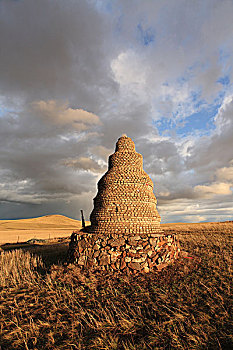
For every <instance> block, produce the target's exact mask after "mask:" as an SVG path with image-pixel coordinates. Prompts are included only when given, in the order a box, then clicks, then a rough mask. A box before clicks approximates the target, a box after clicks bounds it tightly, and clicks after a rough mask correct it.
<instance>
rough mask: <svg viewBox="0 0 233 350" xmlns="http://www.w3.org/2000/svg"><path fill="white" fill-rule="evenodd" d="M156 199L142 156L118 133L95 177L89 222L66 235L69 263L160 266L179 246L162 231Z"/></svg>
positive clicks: (131, 269) (127, 268) (139, 268)
mask: <svg viewBox="0 0 233 350" xmlns="http://www.w3.org/2000/svg"><path fill="white" fill-rule="evenodd" d="M156 204H157V201H156V198H155V195H154V193H153V182H152V180H151V179H150V177H149V176H148V175H147V174H146V173H145V171H144V170H143V158H142V155H141V154H139V153H137V152H136V151H135V145H134V142H133V141H132V139H131V138H129V137H127V136H126V135H122V137H120V138H119V139H118V141H117V144H116V150H115V153H114V154H112V155H111V156H110V157H109V166H108V171H107V172H106V173H105V174H104V176H103V177H102V178H101V179H100V180H99V182H98V193H97V195H96V197H95V198H94V209H93V211H92V213H91V216H90V220H91V226H88V227H85V228H84V229H83V230H81V232H73V234H72V236H71V242H70V246H69V251H68V262H71V263H76V264H78V265H79V266H80V267H82V268H88V269H95V270H96V269H97V270H108V271H117V270H121V271H123V272H126V273H138V272H150V271H152V270H155V269H158V270H161V269H162V268H163V267H165V266H167V264H168V263H170V262H172V261H174V260H175V259H176V258H177V257H178V255H179V251H180V249H179V244H178V242H177V240H176V238H175V236H174V235H173V234H168V235H166V234H164V232H163V231H162V230H161V228H160V220H161V218H160V216H159V214H158V211H157V209H156Z"/></svg>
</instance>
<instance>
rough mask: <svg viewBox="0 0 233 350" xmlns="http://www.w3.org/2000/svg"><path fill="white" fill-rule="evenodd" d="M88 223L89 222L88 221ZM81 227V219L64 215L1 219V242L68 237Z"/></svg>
mask: <svg viewBox="0 0 233 350" xmlns="http://www.w3.org/2000/svg"><path fill="white" fill-rule="evenodd" d="M87 224H88V222H87ZM80 228H81V221H78V220H74V219H70V218H68V217H66V216H63V215H47V216H42V217H38V218H32V219H20V220H0V243H1V244H3V243H15V242H25V241H27V240H29V239H32V238H39V239H49V238H56V237H68V236H70V235H71V233H72V231H73V230H79V229H80Z"/></svg>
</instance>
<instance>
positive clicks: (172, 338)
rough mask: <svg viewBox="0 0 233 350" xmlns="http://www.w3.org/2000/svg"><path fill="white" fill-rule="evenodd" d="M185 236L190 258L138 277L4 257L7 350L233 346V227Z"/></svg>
mask: <svg viewBox="0 0 233 350" xmlns="http://www.w3.org/2000/svg"><path fill="white" fill-rule="evenodd" d="M174 230H175V227H173V231H174ZM179 239H180V242H181V246H182V247H183V249H184V250H185V251H188V252H189V254H187V255H186V256H187V257H186V258H184V257H183V258H180V259H179V260H178V261H177V262H176V263H175V264H174V265H173V266H169V267H168V268H167V269H164V270H163V271H161V272H160V273H153V274H147V275H143V276H130V277H128V276H123V275H118V276H111V275H107V274H105V275H100V274H90V273H88V272H86V273H85V274H84V273H81V272H80V271H79V269H78V268H77V267H75V266H72V265H71V266H68V267H65V266H62V265H61V264H53V265H52V266H50V267H48V264H47V265H46V266H45V265H44V262H43V260H42V258H41V257H40V256H37V255H36V252H34V253H33V254H32V253H31V252H29V251H23V250H13V251H6V252H2V253H1V256H0V269H1V274H0V286H1V287H0V288H1V289H0V325H1V335H0V345H1V347H0V348H1V350H2V349H4V350H5V349H7V350H8V349H9V350H11V349H38V350H41V349H62V350H66V349H103V350H105V349H106V350H107V349H122V350H123V349H124V350H131V349H138V350H139V349H140V350H142V349H230V348H233V336H232V333H233V332H232V330H233V328H232V314H231V307H232V299H231V290H230V287H231V277H232V275H231V271H232V270H231V261H232V251H231V247H232V242H231V239H232V230H231V229H229V230H224V231H221V230H214V231H211V230H210V231H208V232H203V230H200V231H198V229H197V228H196V229H195V230H193V231H189V232H185V230H183V231H182V232H180V231H179ZM55 255H56V252H55ZM188 257H189V258H188Z"/></svg>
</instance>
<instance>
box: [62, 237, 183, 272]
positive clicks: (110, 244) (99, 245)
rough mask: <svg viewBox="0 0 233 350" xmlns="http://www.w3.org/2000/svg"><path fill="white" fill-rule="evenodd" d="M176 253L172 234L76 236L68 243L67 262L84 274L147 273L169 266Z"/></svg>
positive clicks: (177, 247)
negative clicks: (85, 270)
mask: <svg viewBox="0 0 233 350" xmlns="http://www.w3.org/2000/svg"><path fill="white" fill-rule="evenodd" d="M76 239H77V240H76ZM179 251H180V248H179V243H178V242H177V240H176V236H175V235H172V234H169V235H161V234H146V235H145V234H144V235H143V234H141V235H134V236H132V235H127V234H126V235H122V234H111V235H106V234H102V235H93V234H90V233H85V232H79V233H78V234H76V238H75V239H73V241H71V242H70V248H69V256H68V261H70V262H73V263H75V264H77V265H79V267H80V268H82V269H85V268H86V269H88V270H91V269H93V270H102V271H103V270H104V271H122V272H126V273H139V272H146V273H147V272H151V271H153V270H160V269H161V268H163V267H165V266H167V265H168V264H169V263H171V262H173V261H174V260H175V259H176V258H177V257H178V254H179Z"/></svg>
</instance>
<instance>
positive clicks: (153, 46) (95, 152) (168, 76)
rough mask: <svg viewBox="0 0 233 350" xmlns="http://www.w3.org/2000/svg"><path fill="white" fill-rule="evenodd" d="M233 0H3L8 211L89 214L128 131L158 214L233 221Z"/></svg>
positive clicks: (3, 210)
mask: <svg viewBox="0 0 233 350" xmlns="http://www.w3.org/2000/svg"><path fill="white" fill-rule="evenodd" d="M232 63H233V1H232V0H205V1H203V0H193V1H190V0H163V1H161V0H66V1H64V0H40V1H37V0H0V218H1V219H7V218H22V217H33V216H39V215H45V214H52V213H60V214H65V215H68V216H70V217H73V218H78V219H80V209H84V212H85V216H86V218H87V219H88V216H89V214H90V211H91V210H92V205H93V204H92V199H93V197H94V196H95V194H96V183H97V181H98V179H99V178H100V177H101V176H102V174H103V173H104V172H105V171H106V166H107V159H108V156H109V154H111V153H113V151H114V147H115V143H116V141H117V139H118V138H119V137H120V136H121V134H122V133H126V134H127V135H128V136H130V137H131V138H132V139H133V140H134V142H135V144H136V150H137V151H138V152H139V153H141V154H142V155H143V157H144V169H145V171H146V172H147V173H148V174H149V175H150V176H151V178H152V180H153V182H154V192H155V194H156V197H157V199H158V210H159V213H160V215H161V217H162V222H180V221H181V222H200V221H224V220H233V85H232V80H233V67H232Z"/></svg>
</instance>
